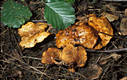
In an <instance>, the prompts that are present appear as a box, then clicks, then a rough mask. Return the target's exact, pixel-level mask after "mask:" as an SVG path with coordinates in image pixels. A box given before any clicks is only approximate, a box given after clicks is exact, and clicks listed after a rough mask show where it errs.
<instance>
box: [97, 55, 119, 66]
mask: <svg viewBox="0 0 127 80" xmlns="http://www.w3.org/2000/svg"><path fill="white" fill-rule="evenodd" d="M111 58H113V59H114V60H115V61H117V60H119V59H120V58H121V55H120V54H116V53H112V54H110V55H108V56H104V57H102V58H101V59H100V61H99V63H100V64H102V65H103V64H106V63H107V62H108V61H109V60H110V59H111Z"/></svg>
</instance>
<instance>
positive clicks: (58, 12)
mask: <svg viewBox="0 0 127 80" xmlns="http://www.w3.org/2000/svg"><path fill="white" fill-rule="evenodd" d="M44 16H45V18H46V20H47V22H48V23H49V24H52V26H53V27H54V28H57V29H65V28H66V27H68V26H70V25H71V24H73V23H74V22H75V15H74V8H73V7H72V6H71V4H69V3H66V2H64V1H59V2H53V3H46V6H45V11H44Z"/></svg>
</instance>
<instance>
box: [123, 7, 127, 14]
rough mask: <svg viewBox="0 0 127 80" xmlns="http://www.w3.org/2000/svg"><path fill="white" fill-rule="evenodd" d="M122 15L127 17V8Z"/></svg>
mask: <svg viewBox="0 0 127 80" xmlns="http://www.w3.org/2000/svg"><path fill="white" fill-rule="evenodd" d="M124 14H125V16H127V8H126V9H125V13H124Z"/></svg>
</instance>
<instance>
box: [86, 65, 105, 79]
mask: <svg viewBox="0 0 127 80" xmlns="http://www.w3.org/2000/svg"><path fill="white" fill-rule="evenodd" d="M84 71H85V72H84V75H85V76H86V77H87V78H88V79H90V80H94V79H98V78H99V76H100V75H101V74H102V71H103V70H102V68H101V67H100V66H99V65H97V64H90V65H88V66H87V67H86V68H85V69H84Z"/></svg>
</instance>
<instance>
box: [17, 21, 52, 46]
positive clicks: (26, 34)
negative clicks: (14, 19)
mask: <svg viewBox="0 0 127 80" xmlns="http://www.w3.org/2000/svg"><path fill="white" fill-rule="evenodd" d="M47 26H48V25H47V24H46V23H36V24H35V23H33V22H28V23H27V24H25V25H23V26H22V27H21V28H19V29H18V34H19V35H20V36H21V42H20V43H19V45H20V46H21V47H23V48H31V47H34V46H35V44H36V43H39V42H42V41H43V40H44V39H45V38H47V37H48V36H49V35H50V33H49V32H47V31H45V29H46V28H47Z"/></svg>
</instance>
